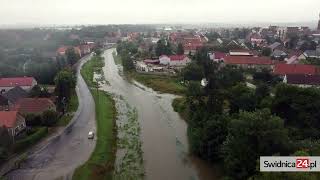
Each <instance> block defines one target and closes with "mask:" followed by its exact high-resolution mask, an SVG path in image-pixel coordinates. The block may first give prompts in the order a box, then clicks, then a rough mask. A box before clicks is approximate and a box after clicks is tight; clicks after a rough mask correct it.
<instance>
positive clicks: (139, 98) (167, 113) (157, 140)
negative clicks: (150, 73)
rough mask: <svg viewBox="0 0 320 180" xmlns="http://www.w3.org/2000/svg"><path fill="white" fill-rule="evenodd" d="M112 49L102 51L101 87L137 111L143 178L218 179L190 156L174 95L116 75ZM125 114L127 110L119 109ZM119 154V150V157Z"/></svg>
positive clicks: (199, 161) (204, 165)
mask: <svg viewBox="0 0 320 180" xmlns="http://www.w3.org/2000/svg"><path fill="white" fill-rule="evenodd" d="M112 52H114V49H109V50H107V51H105V53H104V58H105V67H104V68H103V70H104V75H105V78H106V80H107V81H108V83H107V84H106V85H104V86H103V87H102V89H104V90H106V91H108V92H110V93H112V94H114V96H115V97H121V98H120V99H122V100H123V102H122V103H124V102H126V103H127V104H128V106H130V108H132V109H135V111H136V112H137V119H138V123H139V125H140V127H139V132H140V136H139V138H140V140H141V142H142V143H141V149H142V152H143V153H142V156H143V166H144V171H145V176H144V178H145V179H148V180H149V179H150V180H197V179H201V180H202V179H203V180H207V179H210V180H215V179H218V177H217V174H218V173H217V172H215V171H214V170H213V168H211V167H210V166H209V165H207V164H206V163H204V162H203V161H201V160H199V159H197V158H191V157H190V156H189V153H188V141H187V135H186V132H187V124H186V122H185V121H184V120H182V119H181V118H180V117H179V115H178V114H177V113H176V112H174V110H173V108H172V106H171V103H172V100H173V99H174V98H175V96H174V95H170V94H159V93H157V92H155V91H153V90H152V89H150V88H147V87H145V86H143V85H141V84H139V83H138V82H128V81H127V80H125V78H123V77H122V76H121V75H120V74H119V69H118V66H117V65H116V64H115V63H114V59H113V56H112ZM120 73H121V71H120ZM118 100H119V99H118ZM116 101H117V100H116ZM121 109H128V108H120V111H122V110H121ZM118 111H119V107H118ZM126 111H128V110H126ZM120 113H121V112H120ZM124 113H126V112H122V114H124ZM120 133H121V132H120ZM137 143H138V142H137ZM138 144H139V143H138ZM121 154H122V153H121V152H118V155H119V156H120V155H121ZM117 158H118V157H117ZM137 159H139V158H138V157H137Z"/></svg>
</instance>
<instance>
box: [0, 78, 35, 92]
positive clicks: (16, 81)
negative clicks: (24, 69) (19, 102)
mask: <svg viewBox="0 0 320 180" xmlns="http://www.w3.org/2000/svg"><path fill="white" fill-rule="evenodd" d="M36 85H37V81H36V80H35V79H34V78H33V77H13V78H0V92H1V93H0V94H4V93H6V92H7V91H9V90H11V89H13V88H15V87H16V86H20V87H21V88H22V89H23V90H25V91H27V92H29V91H30V90H31V89H32V88H33V87H34V86H36Z"/></svg>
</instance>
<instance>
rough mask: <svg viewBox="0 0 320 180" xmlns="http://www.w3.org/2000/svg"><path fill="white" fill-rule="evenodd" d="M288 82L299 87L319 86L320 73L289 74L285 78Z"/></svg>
mask: <svg viewBox="0 0 320 180" xmlns="http://www.w3.org/2000/svg"><path fill="white" fill-rule="evenodd" d="M283 82H284V83H286V84H291V85H296V86H299V87H304V88H306V87H319V86H320V75H307V74H288V75H285V76H284V78H283Z"/></svg>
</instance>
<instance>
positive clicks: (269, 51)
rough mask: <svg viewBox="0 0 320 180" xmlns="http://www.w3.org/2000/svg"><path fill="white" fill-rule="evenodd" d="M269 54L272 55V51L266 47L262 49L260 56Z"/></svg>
mask: <svg viewBox="0 0 320 180" xmlns="http://www.w3.org/2000/svg"><path fill="white" fill-rule="evenodd" d="M271 53H272V50H271V49H270V48H268V47H265V48H263V49H262V52H261V54H262V56H270V55H271Z"/></svg>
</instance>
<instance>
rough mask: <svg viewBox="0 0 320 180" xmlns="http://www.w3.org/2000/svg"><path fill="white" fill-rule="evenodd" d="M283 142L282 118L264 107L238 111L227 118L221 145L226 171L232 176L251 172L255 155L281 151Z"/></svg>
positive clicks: (240, 175)
mask: <svg viewBox="0 0 320 180" xmlns="http://www.w3.org/2000/svg"><path fill="white" fill-rule="evenodd" d="M287 142H288V134H287V131H286V129H285V128H284V122H283V120H282V119H281V118H279V117H277V116H273V115H271V112H270V111H269V110H268V109H264V110H259V111H256V112H240V114H239V116H238V117H237V118H234V119H232V120H231V122H230V126H229V131H228V136H227V138H226V140H225V142H224V145H223V148H222V154H223V156H224V165H225V169H226V171H227V174H228V175H230V176H231V177H234V178H236V179H245V178H248V177H249V176H251V175H252V174H254V173H255V171H256V160H257V159H258V158H259V156H261V155H265V156H270V155H273V154H276V153H279V152H280V153H281V152H282V151H283V150H284V149H285V148H286V147H287ZM243 162H246V163H243Z"/></svg>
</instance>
